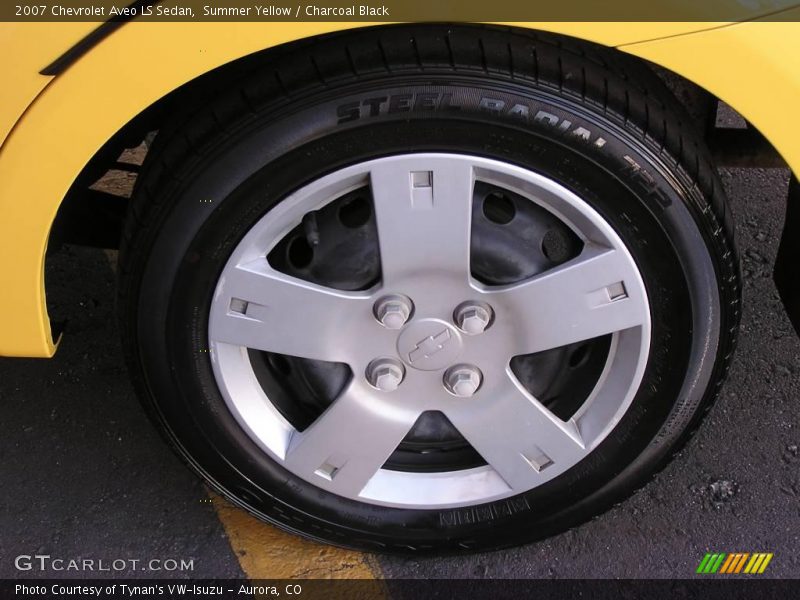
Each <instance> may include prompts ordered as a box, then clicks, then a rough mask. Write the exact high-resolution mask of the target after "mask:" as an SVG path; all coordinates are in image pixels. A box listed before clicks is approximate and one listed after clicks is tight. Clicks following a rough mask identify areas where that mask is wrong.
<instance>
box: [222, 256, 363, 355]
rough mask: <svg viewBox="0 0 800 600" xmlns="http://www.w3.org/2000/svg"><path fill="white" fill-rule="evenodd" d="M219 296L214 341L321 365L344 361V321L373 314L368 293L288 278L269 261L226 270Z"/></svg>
mask: <svg viewBox="0 0 800 600" xmlns="http://www.w3.org/2000/svg"><path fill="white" fill-rule="evenodd" d="M217 294H218V297H221V298H224V302H220V301H217V302H216V303H215V304H216V306H215V309H214V310H212V312H211V316H210V322H209V338H210V340H211V341H215V342H224V343H228V344H236V345H239V346H246V347H248V348H253V349H258V350H264V351H267V352H278V353H281V354H288V355H291V356H298V357H302V358H310V359H316V360H327V361H342V360H344V358H345V356H344V355H343V354H344V349H343V348H342V336H341V331H342V323H343V320H344V319H347V318H348V317H349V316H351V315H353V314H355V313H356V311H358V310H362V311H368V310H369V297H368V295H366V294H361V293H355V292H341V291H338V290H334V289H330V288H326V287H322V286H319V285H315V284H313V283H309V282H306V281H302V280H300V279H297V278H294V277H290V276H288V275H284V274H283V273H280V272H278V271H275V270H273V269H272V268H271V267H270V266H269V264H268V263H267V261H266V260H264V259H263V258H262V259H259V260H256V261H252V262H250V263H247V264H244V265H240V266H238V267H235V268H231V269H228V270H226V272H225V274H224V276H223V278H222V279H220V284H219V287H218V289H217ZM367 314H369V313H367ZM337 332H338V333H337Z"/></svg>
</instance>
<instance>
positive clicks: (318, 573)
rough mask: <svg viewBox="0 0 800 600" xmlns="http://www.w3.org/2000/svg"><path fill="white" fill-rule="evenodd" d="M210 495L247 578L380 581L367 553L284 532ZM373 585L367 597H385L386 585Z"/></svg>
mask: <svg viewBox="0 0 800 600" xmlns="http://www.w3.org/2000/svg"><path fill="white" fill-rule="evenodd" d="M209 495H210V497H211V501H212V504H213V505H214V508H215V509H216V511H217V515H218V516H219V520H220V521H221V522H222V526H223V527H224V528H225V531H226V533H227V534H228V540H229V541H230V544H231V548H232V549H233V551H234V553H235V554H236V557H237V558H238V559H239V564H240V565H241V567H242V571H244V573H245V575H246V576H247V578H248V579H298V578H302V579H373V580H382V579H383V577H382V575H381V571H380V568H379V566H378V564H377V561H376V559H375V558H374V557H372V556H371V555H369V554H366V553H363V552H356V551H355V550H344V549H342V548H336V547H334V546H329V545H327V544H318V543H316V542H312V541H310V540H306V539H303V538H301V537H298V536H296V535H292V534H290V533H286V532H284V531H282V530H280V529H278V528H277V527H273V526H271V525H268V524H266V523H263V522H261V521H259V520H258V519H256V518H255V517H253V516H252V515H250V514H248V513H247V512H246V511H244V510H242V509H240V508H238V507H236V506H233V505H232V504H230V503H229V502H228V501H226V500H225V499H224V498H222V497H221V496H218V495H216V494H214V493H209ZM375 583H376V586H375V589H374V590H373V593H372V595H371V596H370V597H375V596H376V595H378V596H383V597H388V594H386V588H385V585H384V584H383V583H382V582H381V581H376V582H375Z"/></svg>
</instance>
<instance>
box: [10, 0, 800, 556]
mask: <svg viewBox="0 0 800 600" xmlns="http://www.w3.org/2000/svg"><path fill="white" fill-rule="evenodd" d="M794 12H797V11H794ZM794 12H792V11H791V10H790V11H789V14H790V15H792V14H794ZM757 16H758V15H756V17H757ZM98 27H99V29H98ZM104 27H105V25H101V24H98V23H59V24H52V23H50V24H47V23H13V24H12V23H5V24H3V25H2V26H0V48H2V49H3V51H4V54H5V55H6V56H16V57H18V59H17V60H15V61H13V62H12V61H6V62H4V63H3V66H2V72H3V79H4V81H5V82H6V85H5V86H4V91H3V97H2V100H0V140H2V144H3V145H2V148H1V149H0V215H1V218H0V248H2V252H0V280H2V288H3V293H2V295H0V355H2V356H38V357H47V356H52V355H53V353H54V352H55V350H56V347H55V340H57V338H58V332H57V331H54V327H52V326H51V323H50V321H49V319H48V314H47V305H46V297H45V284H44V278H43V272H44V265H45V262H46V260H47V249H48V247H49V248H50V249H52V248H55V247H57V245H58V244H61V243H83V244H98V245H101V246H105V247H114V248H116V247H118V248H119V269H118V277H119V282H118V287H119V302H118V304H119V306H118V312H119V319H120V324H121V326H120V329H121V333H122V342H123V345H124V347H125V351H126V356H127V360H128V363H129V367H130V370H131V373H132V378H133V380H134V382H135V385H136V387H137V390H138V393H139V394H140V396H141V399H142V401H143V404H144V406H145V407H146V408H147V410H148V412H149V414H150V415H151V417H152V419H153V421H154V422H155V423H156V424H157V425H158V426H159V427H160V428H161V429H162V430H163V432H164V434H165V437H166V438H167V439H168V440H169V441H170V442H171V444H172V445H173V446H174V448H175V450H176V451H177V452H178V453H179V454H180V455H181V456H182V457H183V458H184V459H185V461H186V462H187V464H188V465H189V466H190V467H191V468H192V469H194V470H195V471H196V472H197V473H198V474H199V475H201V476H202V477H204V478H205V479H206V480H207V481H208V483H209V485H210V486H211V487H212V488H214V489H215V490H217V491H219V492H220V493H222V494H224V495H225V496H227V497H228V498H230V499H231V500H232V501H233V502H235V503H236V504H238V505H239V506H242V507H244V508H246V509H248V510H249V511H251V512H252V513H253V514H255V515H257V516H258V517H260V518H262V519H265V520H267V521H270V522H272V523H275V524H276V525H278V526H280V527H283V528H285V529H287V530H290V531H293V532H298V533H301V534H304V535H306V536H309V537H312V538H315V539H319V540H325V541H328V542H331V543H335V544H340V545H344V546H351V547H358V548H363V549H368V550H377V551H387V552H406V553H443V552H460V551H476V550H487V549H492V548H498V547H501V546H507V545H511V544H518V543H522V542H526V541H530V540H535V539H540V538H542V537H545V536H549V535H553V534H555V533H558V532H560V531H563V530H565V529H567V528H569V527H573V526H576V525H578V524H580V523H582V522H584V521H586V520H587V519H589V518H591V517H593V516H595V515H597V514H599V513H601V512H602V511H603V510H605V509H607V508H608V507H610V506H612V505H613V504H614V503H615V502H619V501H621V500H622V499H624V498H625V497H626V496H627V495H629V494H630V493H631V492H632V491H633V490H635V489H636V488H638V487H640V486H642V485H644V484H645V483H646V481H647V480H648V478H649V477H651V476H652V475H653V474H654V473H655V472H657V471H658V470H659V469H660V468H661V467H662V466H663V465H664V464H665V463H666V462H667V461H668V460H669V458H670V457H671V456H672V455H673V454H674V453H675V452H676V451H677V450H678V449H679V448H680V447H681V446H682V444H683V443H684V442H685V441H686V439H687V438H688V436H689V435H690V434H691V432H692V431H693V430H694V429H695V428H696V427H697V426H698V424H699V422H700V420H701V418H702V416H703V414H704V413H705V412H706V411H707V410H708V409H709V407H710V405H711V404H712V402H713V400H714V397H715V394H716V392H717V390H718V389H719V386H720V385H721V382H722V381H723V378H724V376H725V373H726V369H727V368H728V363H729V360H730V357H731V353H732V352H733V348H734V344H735V338H736V331H737V324H738V318H739V312H740V305H739V296H740V294H739V291H740V290H739V279H738V262H737V254H736V250H735V247H734V242H733V231H732V222H731V218H730V213H729V209H728V207H727V206H726V198H725V197H724V193H723V190H722V186H721V185H720V182H719V179H718V176H717V168H718V166H719V165H720V164H721V161H722V160H723V159H724V157H725V156H726V153H725V151H726V147H722V148H721V149H720V148H719V147H715V144H716V142H715V139H717V138H716V137H715V136H718V135H719V132H718V131H715V130H714V120H715V108H716V106H717V105H718V103H719V100H723V101H724V102H725V103H727V104H728V105H730V106H732V107H733V108H734V109H735V110H736V111H738V112H739V113H740V114H741V115H742V116H743V117H744V118H745V119H746V120H747V122H748V127H747V128H745V129H740V130H735V131H729V132H727V135H728V137H727V138H726V139H728V140H729V142H728V143H727V150H728V153H727V156H728V157H730V155H731V152H730V150H731V149H732V148H734V149H736V151H737V152H739V153H740V154H741V155H743V156H749V155H750V154H752V155H753V156H755V155H756V154H757V149H758V148H761V150H758V151H759V152H761V151H764V152H767V151H769V152H771V153H772V155H773V156H775V157H777V156H781V157H782V160H785V161H786V162H787V163H788V164H789V166H790V167H793V168H794V170H795V173H796V172H797V170H798V169H800V144H798V141H797V140H798V136H799V134H800V128H798V125H797V123H796V121H795V120H793V119H792V118H790V117H789V115H793V114H795V113H796V109H797V103H798V98H799V97H800V60H798V57H800V25H798V24H797V23H795V22H792V20H791V19H788V18H787V19H786V20H785V21H783V22H777V21H774V20H771V21H769V22H766V21H762V20H759V19H758V18H754V19H753V20H750V21H748V22H742V23H734V24H720V23H689V22H683V23H680V22H676V23H628V24H619V23H616V24H615V23H577V22H576V23H571V22H561V23H537V24H535V25H534V24H529V23H515V24H510V25H503V26H500V25H491V26H490V25H478V24H456V23H454V24H405V25H397V24H385V25H377V26H370V27H362V26H360V25H359V24H358V23H330V22H327V23H326V22H315V23H292V24H286V23H283V24H276V23H266V22H262V23H232V22H227V23H226V22H220V23H213V24H191V25H187V24H185V23H142V22H137V21H136V20H133V21H131V22H125V23H116V24H114V26H113V27H108V28H105V29H104ZM98 31H100V32H101V33H100V34H98V33H97V32H98ZM143 142H146V144H147V148H148V150H147V153H146V157H145V159H144V163H143V165H142V166H141V169H140V170H139V171H138V174H137V176H136V183H135V188H134V191H133V194H132V197H131V198H130V199H127V198H116V199H115V198H113V197H107V195H104V194H98V193H96V192H92V191H91V190H90V186H92V184H94V183H95V182H96V181H97V180H98V179H99V178H100V177H101V176H103V174H104V173H106V172H107V171H108V170H109V169H114V168H119V165H118V164H117V162H116V161H117V158H118V157H119V156H120V153H121V152H123V150H125V148H131V147H136V146H140V145H141V144H142V143H143ZM748 144H749V145H748ZM718 145H719V144H717V146H718ZM723 146H725V145H723ZM734 154H735V152H734ZM42 157H46V158H45V159H43V158H42ZM720 157H722V158H720ZM43 160H44V161H45V162H46V164H45V165H44V166H45V168H44V169H42V166H43V162H42V161H43ZM792 190H793V191H792V194H796V193H797V192H796V190H797V185H796V182H795V183H793V186H792ZM790 200H791V199H790ZM795 200H800V199H798V198H795ZM791 206H793V204H792V203H791V201H790V207H791ZM798 227H800V225H797V224H796V223H795V222H794V219H793V218H792V217H791V209H790V218H789V220H788V223H787V233H786V234H785V237H784V241H783V245H782V248H781V254H780V257H779V260H778V264H777V270H776V273H777V274H778V284H779V289H780V290H781V293H782V295H783V298H784V300H785V303H786V306H787V309H788V311H789V313H790V315H791V316H792V317H795V316H796V303H795V300H796V287H797V285H796V283H795V278H794V277H793V276H792V273H791V265H792V264H795V262H794V261H796V260H797V259H798V257H800V248H797V245H796V242H793V241H792V240H793V239H800V237H798V234H800V229H798Z"/></svg>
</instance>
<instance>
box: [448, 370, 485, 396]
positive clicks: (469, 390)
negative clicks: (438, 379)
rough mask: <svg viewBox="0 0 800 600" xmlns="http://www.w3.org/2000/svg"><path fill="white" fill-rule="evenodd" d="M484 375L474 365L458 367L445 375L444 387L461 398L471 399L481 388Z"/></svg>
mask: <svg viewBox="0 0 800 600" xmlns="http://www.w3.org/2000/svg"><path fill="white" fill-rule="evenodd" d="M482 381H483V373H481V370H480V369H479V368H478V367H474V366H472V365H456V366H454V367H450V368H449V369H447V371H445V373H444V387H445V388H446V389H447V391H448V392H450V393H451V394H453V395H455V396H459V397H461V398H469V397H470V396H472V395H473V394H474V393H475V392H477V391H478V388H479V387H481V382H482Z"/></svg>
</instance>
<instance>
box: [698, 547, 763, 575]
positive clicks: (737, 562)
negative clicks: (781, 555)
mask: <svg viewBox="0 0 800 600" xmlns="http://www.w3.org/2000/svg"><path fill="white" fill-rule="evenodd" d="M772 557H773V554H772V552H755V553H752V554H751V553H749V552H733V553H725V552H713V553H712V552H709V553H707V554H706V555H705V556H704V557H703V560H701V561H700V564H699V565H698V566H697V571H696V573H699V574H701V575H713V574H715V573H718V574H720V575H739V574H745V575H760V574H761V573H763V572H764V571H766V570H767V565H769V562H770V561H771V560H772Z"/></svg>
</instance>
